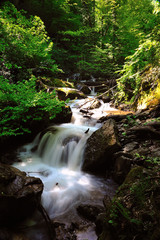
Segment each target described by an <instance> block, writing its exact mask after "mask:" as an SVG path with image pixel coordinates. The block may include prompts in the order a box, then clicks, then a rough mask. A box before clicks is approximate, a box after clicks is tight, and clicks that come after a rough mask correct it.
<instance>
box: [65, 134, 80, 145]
mask: <svg viewBox="0 0 160 240" xmlns="http://www.w3.org/2000/svg"><path fill="white" fill-rule="evenodd" d="M79 140H80V137H78V136H70V137H67V138H65V139H64V141H63V143H62V144H63V146H65V145H67V144H68V143H70V142H76V143H78V142H79Z"/></svg>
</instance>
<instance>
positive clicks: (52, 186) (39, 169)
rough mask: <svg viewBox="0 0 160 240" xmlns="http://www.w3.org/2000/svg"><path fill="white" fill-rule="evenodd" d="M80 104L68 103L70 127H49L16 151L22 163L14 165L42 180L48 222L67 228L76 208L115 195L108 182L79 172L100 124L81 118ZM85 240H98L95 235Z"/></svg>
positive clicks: (74, 216)
mask: <svg viewBox="0 0 160 240" xmlns="http://www.w3.org/2000/svg"><path fill="white" fill-rule="evenodd" d="M80 104H82V100H75V101H73V102H71V103H70V106H71V107H72V111H73V118H72V122H71V123H69V124H61V125H56V126H51V127H49V128H48V129H47V130H46V131H45V132H43V133H40V134H38V136H37V137H36V138H35V140H34V141H33V142H32V143H30V144H27V145H25V146H23V147H22V148H21V149H20V150H19V153H18V156H19V158H20V159H21V162H18V163H15V164H14V166H15V167H17V168H19V169H20V170H22V171H25V172H27V173H28V174H29V175H30V176H35V177H39V178H40V179H41V180H42V182H43V184H44V191H43V194H42V204H43V206H44V207H45V209H46V211H47V212H48V214H49V216H50V218H51V219H55V220H58V221H61V222H64V223H67V224H68V223H71V222H74V221H75V219H76V218H77V219H78V215H77V213H76V210H75V209H76V207H77V206H78V205H80V204H81V203H83V204H84V203H91V204H99V205H102V199H103V196H104V195H105V194H108V192H109V191H110V195H112V194H113V192H114V191H113V187H112V182H111V181H109V180H108V183H106V181H104V180H103V179H101V178H98V177H95V176H92V175H89V174H86V173H83V172H82V171H81V166H82V163H83V153H84V149H85V144H86V141H87V139H88V137H89V136H90V135H91V134H92V133H93V132H94V131H95V130H97V129H98V128H99V127H100V124H97V121H96V118H93V119H86V118H83V116H82V115H81V114H79V108H78V106H79V105H80ZM100 111H101V110H100ZM87 238H88V240H95V239H97V238H96V235H95V234H94V236H93V234H91V236H87ZM37 239H38V238H37ZM77 239H78V238H77ZM79 239H81V238H79Z"/></svg>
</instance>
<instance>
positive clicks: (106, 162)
mask: <svg viewBox="0 0 160 240" xmlns="http://www.w3.org/2000/svg"><path fill="white" fill-rule="evenodd" d="M119 149H120V143H119V140H118V132H117V127H116V124H115V121H114V120H112V119H109V120H107V121H106V122H105V124H104V125H103V126H102V127H101V128H100V129H98V130H97V131H95V132H94V133H93V134H92V135H91V136H90V137H89V138H88V140H87V144H86V149H85V153H84V162H83V166H82V170H83V171H86V172H90V173H95V174H100V173H101V174H103V173H105V172H106V170H107V169H108V170H109V169H111V168H112V167H113V166H114V162H113V161H112V157H113V153H115V152H116V151H118V150H119Z"/></svg>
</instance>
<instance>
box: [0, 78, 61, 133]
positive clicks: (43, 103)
mask: <svg viewBox="0 0 160 240" xmlns="http://www.w3.org/2000/svg"><path fill="white" fill-rule="evenodd" d="M63 106H64V102H60V101H59V100H58V99H57V98H56V97H55V93H54V92H53V93H51V94H50V93H46V92H44V91H39V92H37V90H36V78H35V77H34V76H33V77H32V78H31V79H29V80H28V81H23V82H18V83H16V84H14V83H12V84H10V83H9V80H7V79H4V78H3V77H0V136H4V135H5V136H7V135H20V134H23V133H24V132H30V127H31V124H32V122H33V121H36V122H38V121H41V120H44V119H45V118H48V119H53V118H54V117H55V116H56V114H57V113H59V112H60V111H61V110H62V107H63Z"/></svg>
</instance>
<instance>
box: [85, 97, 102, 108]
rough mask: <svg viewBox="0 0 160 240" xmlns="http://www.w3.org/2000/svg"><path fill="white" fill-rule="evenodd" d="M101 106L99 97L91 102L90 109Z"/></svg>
mask: <svg viewBox="0 0 160 240" xmlns="http://www.w3.org/2000/svg"><path fill="white" fill-rule="evenodd" d="M100 106H101V102H100V101H99V100H98V99H94V101H92V102H91V105H90V107H89V108H88V109H95V108H99V107H100Z"/></svg>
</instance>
